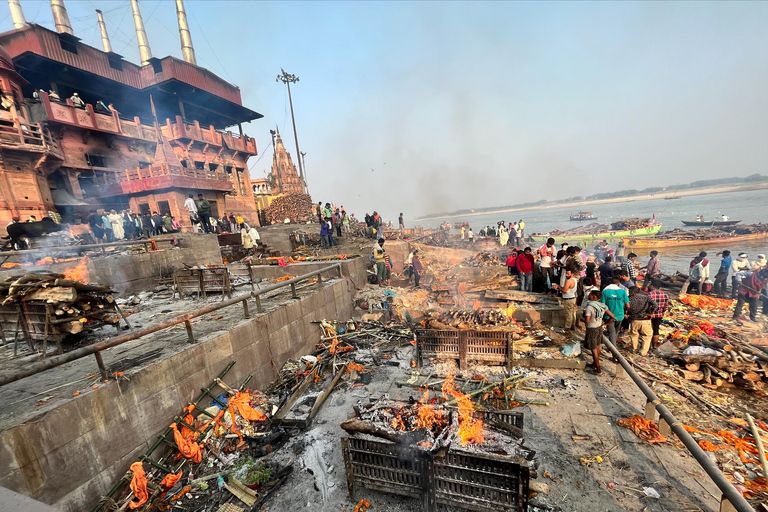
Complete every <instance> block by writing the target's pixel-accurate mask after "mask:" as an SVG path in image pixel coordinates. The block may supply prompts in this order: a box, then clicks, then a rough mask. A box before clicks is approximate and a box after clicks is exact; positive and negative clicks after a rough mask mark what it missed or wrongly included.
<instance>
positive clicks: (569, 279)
mask: <svg viewBox="0 0 768 512" xmlns="http://www.w3.org/2000/svg"><path fill="white" fill-rule="evenodd" d="M577 283H578V280H577V279H576V278H575V277H574V273H573V272H572V271H571V269H566V271H565V283H564V284H563V286H560V285H557V284H555V285H553V286H554V288H555V289H556V290H560V291H561V292H562V294H563V296H562V299H563V312H564V313H565V335H566V336H568V337H570V336H571V335H572V334H573V329H574V327H576V284H577Z"/></svg>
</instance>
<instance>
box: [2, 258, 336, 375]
mask: <svg viewBox="0 0 768 512" xmlns="http://www.w3.org/2000/svg"><path fill="white" fill-rule="evenodd" d="M332 270H336V271H337V272H338V276H339V277H343V276H342V273H341V264H340V263H336V264H335V265H329V266H327V267H324V268H321V269H319V270H314V271H312V272H309V273H307V274H304V275H301V276H298V277H294V278H291V279H287V280H285V281H282V282H280V283H275V284H273V285H270V286H266V287H264V288H261V289H259V290H255V291H252V292H250V293H249V294H247V295H241V296H239V297H234V298H232V299H229V300H226V301H223V302H219V303H218V304H216V305H212V306H206V307H204V308H200V309H198V310H195V311H192V312H190V313H187V314H184V315H181V316H178V317H176V318H173V319H171V320H167V321H165V322H161V323H159V324H155V325H150V326H149V327H145V328H143V329H139V330H138V331H134V332H132V333H128V334H123V335H121V336H116V337H114V338H112V339H109V340H105V341H100V342H98V343H94V344H93V345H88V346H85V347H81V348H78V349H75V350H72V351H70V352H66V353H64V354H61V355H57V356H53V357H51V358H49V359H47V360H45V361H39V362H37V363H33V364H31V365H30V366H29V367H28V368H25V369H23V370H19V371H17V372H13V373H10V374H7V375H3V376H2V377H0V386H4V385H6V384H10V383H11V382H16V381H17V380H21V379H24V378H26V377H29V376H31V375H35V374H38V373H40V372H44V371H45V370H50V369H51V368H55V367H57V366H61V365H63V364H66V363H70V362H72V361H75V360H77V359H81V358H83V357H86V356H89V355H93V356H95V357H96V364H97V365H98V366H99V371H100V372H101V376H102V377H103V378H104V379H105V380H106V379H108V378H109V374H108V372H107V368H106V366H104V361H103V359H102V357H101V351H102V350H106V349H108V348H112V347H116V346H118V345H122V344H123V343H127V342H129V341H133V340H136V339H139V338H141V337H143V336H147V335H148V334H153V333H156V332H158V331H162V330H163V329H167V328H169V327H173V326H175V325H179V324H184V327H185V328H186V330H187V337H188V340H189V342H190V343H194V342H195V336H194V332H193V330H192V324H191V323H190V320H192V319H193V318H197V317H200V316H203V315H207V314H208V313H211V312H213V311H218V310H219V309H224V308H226V307H229V306H233V305H235V304H238V303H241V304H242V305H243V316H244V317H245V318H250V317H251V315H250V311H249V309H248V299H251V298H253V299H255V300H256V309H257V310H258V312H259V313H263V312H264V308H263V307H262V305H261V296H262V295H264V294H265V293H269V292H272V291H275V290H278V289H280V288H283V287H286V286H289V287H290V288H291V296H292V297H293V298H294V299H298V298H299V296H298V294H297V293H296V283H300V282H301V281H305V280H307V279H309V278H311V277H315V276H317V285H318V286H322V285H323V278H322V275H321V274H323V273H325V272H328V271H332Z"/></svg>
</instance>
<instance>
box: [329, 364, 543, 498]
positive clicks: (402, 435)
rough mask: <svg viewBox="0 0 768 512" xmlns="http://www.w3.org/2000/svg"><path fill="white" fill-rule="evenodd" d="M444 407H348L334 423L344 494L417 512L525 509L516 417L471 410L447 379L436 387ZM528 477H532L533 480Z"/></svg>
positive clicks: (386, 402) (428, 403)
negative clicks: (408, 505)
mask: <svg viewBox="0 0 768 512" xmlns="http://www.w3.org/2000/svg"><path fill="white" fill-rule="evenodd" d="M442 392H443V395H444V397H446V398H448V397H451V399H450V400H448V401H447V402H444V403H436V401H435V400H434V399H430V397H429V391H428V390H427V391H425V393H424V396H423V397H421V399H419V400H416V399H413V398H411V400H410V401H408V402H399V401H395V400H391V399H389V398H388V397H386V396H385V397H382V398H380V399H379V400H376V401H374V402H372V403H369V404H365V405H361V406H358V407H355V414H356V416H355V417H354V418H352V419H350V420H347V421H345V422H343V423H342V424H341V428H342V429H344V430H345V431H346V432H347V433H348V434H349V437H345V438H342V452H343V455H344V462H345V467H346V471H347V482H348V485H349V488H350V495H351V497H352V498H353V500H354V488H355V486H362V487H367V488H371V489H377V490H381V491H385V492H389V493H393V494H400V495H404V496H412V497H421V498H422V500H423V508H422V509H423V510H424V511H425V512H427V511H429V512H432V511H434V510H436V507H437V503H441V504H445V505H449V506H457V507H461V508H470V509H474V510H486V509H487V510H502V509H503V510H518V511H524V510H527V507H528V491H529V488H528V481H529V478H530V477H531V472H532V469H530V468H529V465H528V461H531V460H532V459H533V457H534V455H535V452H534V451H533V450H530V449H528V448H526V447H525V446H524V445H523V437H522V435H523V430H522V419H523V417H522V414H520V413H514V412H509V411H486V410H477V409H475V407H474V406H473V404H472V401H471V398H470V396H469V395H466V394H464V393H462V392H461V391H460V390H459V389H458V388H457V387H456V384H455V381H454V378H453V376H448V377H447V378H446V379H445V381H444V383H443V387H442ZM534 477H535V473H534Z"/></svg>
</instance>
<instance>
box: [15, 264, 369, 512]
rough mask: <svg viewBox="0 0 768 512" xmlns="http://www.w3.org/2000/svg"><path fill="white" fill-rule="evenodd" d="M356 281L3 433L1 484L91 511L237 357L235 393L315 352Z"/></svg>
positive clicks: (347, 309) (328, 287) (346, 309)
mask: <svg viewBox="0 0 768 512" xmlns="http://www.w3.org/2000/svg"><path fill="white" fill-rule="evenodd" d="M359 265H360V264H359V263H352V264H351V265H350V267H349V269H350V270H351V271H357V270H355V269H358V268H359ZM350 277H352V279H341V280H336V281H334V282H332V283H327V284H325V286H323V288H321V289H317V290H315V291H314V292H313V293H311V294H310V295H307V296H305V297H303V298H300V299H298V300H294V301H293V302H291V303H290V304H288V305H287V306H284V307H281V308H278V309H276V310H273V311H270V312H268V313H264V314H261V315H258V316H255V317H253V318H251V319H248V320H242V321H240V322H238V323H236V324H234V325H232V326H231V327H230V328H229V330H228V331H225V332H218V333H215V334H213V335H210V336H209V337H208V338H206V339H205V340H202V341H200V342H198V343H197V344H195V345H191V346H189V348H186V349H185V350H184V351H182V352H180V353H177V354H175V355H173V356H171V357H169V358H167V359H164V360H159V361H156V362H154V363H153V364H151V365H149V366H146V367H144V368H141V369H139V370H137V371H136V372H134V373H133V374H131V375H130V376H129V377H130V380H129V381H128V382H121V383H120V386H119V387H118V385H117V384H116V383H114V382H112V383H110V384H108V385H106V386H103V387H101V388H99V389H98V390H95V391H93V392H90V393H88V394H85V395H82V396H80V397H78V398H75V399H71V400H69V401H68V402H65V403H63V404H62V405H61V406H60V407H58V408H56V409H54V410H52V411H49V412H47V413H43V414H41V415H40V416H38V417H36V418H34V419H33V420H31V421H28V422H27V423H25V424H22V425H17V426H14V427H12V428H10V429H8V430H6V431H4V432H2V433H0V486H3V487H7V488H9V489H12V490H14V491H16V492H19V493H21V494H24V495H27V496H30V497H32V498H34V499H37V500H39V501H42V502H44V503H48V504H51V505H55V506H57V507H59V508H60V509H61V510H62V511H67V512H75V511H78V512H80V511H82V510H90V508H92V507H93V506H94V505H95V504H96V502H97V501H98V500H99V497H100V496H102V495H103V494H105V493H106V492H108V491H109V489H110V488H111V487H112V486H113V485H114V484H115V482H116V481H117V480H118V479H119V478H120V477H121V476H122V475H123V474H124V473H125V472H126V471H127V470H128V467H129V466H130V464H131V463H132V462H135V461H136V460H137V457H138V456H139V455H140V454H141V453H143V452H145V451H146V450H147V449H148V447H149V446H150V444H151V443H153V442H154V440H155V439H156V436H157V435H158V434H159V433H161V432H162V431H163V429H164V428H166V427H167V426H168V425H169V424H170V422H171V421H172V419H173V417H174V416H175V415H177V414H179V413H180V412H181V410H182V408H183V407H185V406H186V405H187V404H189V403H190V402H191V401H192V400H195V399H196V398H197V397H198V395H199V393H200V389H201V388H203V387H207V386H208V385H209V384H210V383H211V381H212V380H213V378H214V377H216V375H218V374H219V373H220V372H221V371H222V370H223V369H224V368H225V367H226V366H227V364H229V362H230V361H233V360H234V361H237V364H235V366H234V367H233V368H232V370H230V372H229V373H228V374H227V376H226V377H225V379H224V380H225V382H227V383H228V384H229V385H231V386H235V387H236V386H238V385H239V384H240V383H241V382H242V381H243V379H244V378H245V377H246V376H247V375H248V374H251V375H253V380H251V382H250V384H249V386H250V387H252V388H255V389H258V388H264V387H266V386H267V384H268V383H269V382H270V381H271V380H273V379H274V378H275V368H277V369H279V368H280V367H281V365H282V364H283V363H284V362H285V361H286V360H287V359H289V358H296V357H298V356H301V355H303V354H306V353H308V352H310V351H312V350H313V348H314V346H315V344H316V343H317V340H318V338H319V335H320V331H319V328H318V326H317V325H316V324H313V323H311V322H312V321H313V320H322V319H323V318H328V319H340V320H346V319H348V318H350V316H351V314H352V297H353V295H354V293H355V285H354V282H353V281H356V280H359V279H360V276H350ZM363 279H364V277H363ZM233 307H239V306H233ZM254 310H255V307H254V308H251V311H254ZM270 355H271V357H273V358H274V360H273V361H271V360H270Z"/></svg>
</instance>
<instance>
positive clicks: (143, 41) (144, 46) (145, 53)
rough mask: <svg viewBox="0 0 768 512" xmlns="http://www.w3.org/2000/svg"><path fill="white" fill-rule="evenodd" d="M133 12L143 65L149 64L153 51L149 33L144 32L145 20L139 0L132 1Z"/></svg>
mask: <svg viewBox="0 0 768 512" xmlns="http://www.w3.org/2000/svg"><path fill="white" fill-rule="evenodd" d="M131 10H132V11H133V24H134V25H135V26H136V40H137V41H138V42H139V58H140V59H141V65H142V66H144V65H147V64H149V59H151V58H152V50H150V49H149V40H147V31H146V30H144V20H142V19H141V11H139V2H138V0H131Z"/></svg>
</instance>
